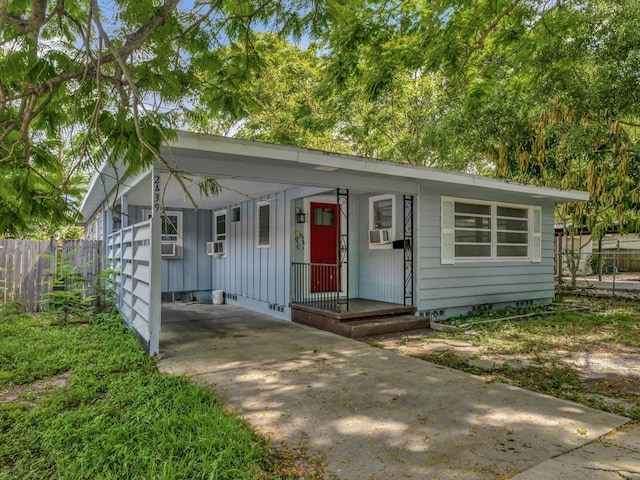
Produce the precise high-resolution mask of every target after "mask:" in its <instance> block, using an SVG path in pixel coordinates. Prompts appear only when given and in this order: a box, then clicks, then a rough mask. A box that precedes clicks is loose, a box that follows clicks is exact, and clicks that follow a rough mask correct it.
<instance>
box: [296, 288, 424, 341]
mask: <svg viewBox="0 0 640 480" xmlns="http://www.w3.org/2000/svg"><path fill="white" fill-rule="evenodd" d="M289 306H290V307H291V320H292V321H293V322H295V323H301V324H303V325H308V326H310V327H314V328H318V329H320V330H325V331H327V332H332V333H336V334H338V335H342V336H343V337H348V338H360V337H366V336H369V335H381V334H384V333H397V332H407V331H410V330H417V329H420V328H428V327H429V319H428V318H425V317H416V316H415V315H414V313H415V311H416V307H415V306H413V305H399V304H396V303H388V302H380V301H377V300H367V299H363V298H352V299H322V300H309V301H306V302H291V304H290V305H289Z"/></svg>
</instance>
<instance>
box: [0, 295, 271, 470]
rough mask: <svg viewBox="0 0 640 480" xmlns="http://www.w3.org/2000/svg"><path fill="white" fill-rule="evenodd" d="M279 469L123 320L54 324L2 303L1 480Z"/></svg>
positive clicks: (261, 445)
mask: <svg viewBox="0 0 640 480" xmlns="http://www.w3.org/2000/svg"><path fill="white" fill-rule="evenodd" d="M51 379H62V380H61V382H62V385H60V386H58V387H55V386H52V385H50V381H51ZM65 379H68V380H66V383H65ZM37 385H40V386H41V388H39V389H37V388H35V387H36V386H37ZM277 468H278V467H277V466H276V465H275V463H274V462H273V461H272V458H271V457H270V450H269V447H268V445H267V444H266V442H265V441H264V440H263V439H262V438H260V437H259V436H257V435H256V434H255V433H254V432H252V430H251V429H250V428H249V427H248V426H247V425H246V424H245V423H244V422H243V421H242V420H241V419H239V418H238V417H237V416H236V415H234V414H232V413H229V411H228V410H227V409H225V408H224V406H223V405H221V404H219V403H218V402H217V401H216V400H215V399H214V398H213V397H212V395H211V393H210V392H209V391H208V390H206V389H204V388H199V387H195V386H193V385H191V384H190V383H189V382H188V381H187V380H185V379H184V378H179V377H174V376H169V375H165V374H161V373H158V371H157V370H156V367H155V365H154V362H153V360H152V359H150V358H149V357H148V356H147V355H146V354H144V353H143V352H142V350H141V349H140V348H139V346H138V344H137V342H136V340H135V338H134V337H133V335H132V334H131V332H130V331H128V330H127V329H126V328H125V327H124V326H123V323H122V321H121V319H120V318H119V317H118V316H117V315H106V314H103V315H97V316H94V317H92V318H91V322H90V324H88V325H87V324H71V325H65V326H62V325H59V326H54V325H51V323H50V322H48V321H47V320H45V319H44V318H43V317H34V316H31V315H27V314H23V313H20V312H19V311H17V310H14V309H12V308H11V306H9V307H7V306H4V307H3V306H0V479H8V478H12V479H13V478H21V479H49V478H63V479H64V478H69V479H82V478H91V479H125V478H126V479H129V478H145V479H200V478H203V479H204V478H206V479H272V478H279V477H278V476H277V474H276V473H275V472H276V469H277Z"/></svg>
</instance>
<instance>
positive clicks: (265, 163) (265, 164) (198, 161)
mask: <svg viewBox="0 0 640 480" xmlns="http://www.w3.org/2000/svg"><path fill="white" fill-rule="evenodd" d="M163 150H164V154H165V156H166V157H167V159H168V160H169V161H170V162H173V163H174V164H175V166H176V168H177V169H178V170H180V171H187V172H190V173H193V174H200V175H212V176H215V177H216V178H225V177H226V178H237V179H243V180H245V181H247V180H251V181H263V182H277V183H281V184H292V185H313V184H314V182H315V185H320V184H321V183H322V182H325V183H326V181H327V179H329V178H340V176H341V175H342V176H344V175H356V176H360V177H369V178H370V179H371V180H373V179H374V177H377V178H378V179H380V178H384V179H397V180H404V181H406V180H407V179H410V180H413V181H429V182H438V183H444V184H451V185H462V186H470V187H479V188H487V189H492V190H497V191H502V192H514V193H518V194H524V195H529V196H531V197H534V198H547V199H552V200H554V201H555V202H556V203H564V202H573V201H583V200H588V199H589V194H588V193H587V192H582V191H576V190H560V189H555V188H548V187H539V186H535V185H527V184H521V183H515V182H509V181H505V180H498V179H494V178H489V177H484V176H481V175H473V174H468V173H462V172H453V171H447V170H440V169H435V168H430V167H423V166H416V165H409V164H402V163H397V162H389V161H384V160H377V159H373V158H366V157H357V156H353V155H344V154H338V153H331V152H325V151H321V150H311V149H307V148H299V147H292V146H283V145H274V144H268V143H264V142H257V141H252V140H244V139H237V138H228V137H221V136H217V135H208V134H199V133H193V132H184V131H181V132H179V133H178V137H177V139H176V140H175V141H170V142H168V143H167V144H166V146H165V147H164V149H163ZM240 160H242V161H245V163H244V164H241V163H239V161H240ZM224 162H227V164H228V166H229V168H233V175H231V173H230V170H229V171H228V172H225V171H224V169H221V168H220V166H221V164H222V163H224ZM247 162H250V164H249V163H247ZM253 167H255V168H253ZM158 169H159V170H162V169H163V168H162V166H161V165H158ZM294 171H296V172H297V173H296V174H295V175H294ZM117 178H118V176H117V172H116V171H115V170H114V169H113V168H112V167H110V166H107V165H103V167H102V168H101V169H100V170H99V172H97V173H96V175H94V177H93V179H92V180H91V183H90V184H89V189H88V192H87V194H86V195H85V198H84V200H83V203H82V205H81V207H80V210H81V212H82V214H83V216H84V218H85V219H88V218H89V217H90V216H91V215H93V213H94V212H95V210H96V209H97V208H98V207H99V206H100V205H101V204H102V202H103V201H104V200H105V198H107V196H108V195H109V192H111V191H112V190H113V189H114V188H115V187H116V184H117V183H118V181H117ZM329 185H331V184H329Z"/></svg>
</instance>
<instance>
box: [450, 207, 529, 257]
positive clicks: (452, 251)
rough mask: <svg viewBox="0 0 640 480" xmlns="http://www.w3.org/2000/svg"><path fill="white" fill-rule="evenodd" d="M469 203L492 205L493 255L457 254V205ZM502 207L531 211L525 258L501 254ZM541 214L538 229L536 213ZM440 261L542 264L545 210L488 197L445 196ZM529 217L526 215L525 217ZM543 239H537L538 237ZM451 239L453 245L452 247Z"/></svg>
mask: <svg viewBox="0 0 640 480" xmlns="http://www.w3.org/2000/svg"><path fill="white" fill-rule="evenodd" d="M456 202H457V203H465V204H469V205H486V206H489V207H491V217H490V218H491V230H490V232H491V254H490V256H486V257H456V256H455V204H456ZM498 207H507V208H516V209H521V210H526V211H527V217H526V220H527V256H521V257H501V256H498V252H497V248H498V235H497V234H498V226H497V221H496V220H497V218H498V214H497V210H498ZM534 212H539V214H538V219H539V223H538V228H537V229H538V232H535V230H536V226H535V225H534V218H535V213H534ZM440 213H441V217H440V263H441V264H453V263H465V264H468V263H488V262H491V263H496V262H522V263H539V262H541V260H542V259H541V244H542V209H541V207H540V206H535V205H525V204H518V203H506V202H492V201H487V200H476V199H472V198H461V197H447V196H442V197H441V207H440ZM523 219H525V217H523ZM536 235H537V238H538V239H539V241H538V242H537V243H536V242H535V241H534V238H535V236H536ZM447 242H450V245H451V248H448V245H449V243H447Z"/></svg>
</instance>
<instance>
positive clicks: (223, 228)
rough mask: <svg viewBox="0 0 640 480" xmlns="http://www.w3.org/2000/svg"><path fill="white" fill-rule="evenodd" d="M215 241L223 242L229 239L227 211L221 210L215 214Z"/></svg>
mask: <svg viewBox="0 0 640 480" xmlns="http://www.w3.org/2000/svg"><path fill="white" fill-rule="evenodd" d="M213 228H214V234H213V239H214V240H215V241H216V242H222V241H225V240H226V239H227V211H226V210H219V211H217V212H214V213H213Z"/></svg>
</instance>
